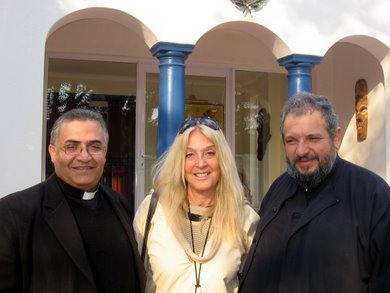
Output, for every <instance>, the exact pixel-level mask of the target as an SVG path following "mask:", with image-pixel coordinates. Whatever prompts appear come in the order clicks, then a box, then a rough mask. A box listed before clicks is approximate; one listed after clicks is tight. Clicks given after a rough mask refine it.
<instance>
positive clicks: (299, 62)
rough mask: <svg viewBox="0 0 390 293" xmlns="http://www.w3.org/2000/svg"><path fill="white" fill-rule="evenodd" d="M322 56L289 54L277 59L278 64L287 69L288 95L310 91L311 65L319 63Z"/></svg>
mask: <svg viewBox="0 0 390 293" xmlns="http://www.w3.org/2000/svg"><path fill="white" fill-rule="evenodd" d="M322 59H323V57H321V56H314V55H303V54H291V55H288V56H285V57H282V58H279V59H278V62H279V65H281V66H284V67H285V68H286V69H287V71H288V96H289V97H291V96H292V95H295V94H296V93H298V92H311V88H312V87H311V84H312V77H311V71H312V69H313V66H314V65H316V64H319V63H321V61H322Z"/></svg>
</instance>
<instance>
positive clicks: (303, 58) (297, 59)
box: [278, 54, 323, 67]
mask: <svg viewBox="0 0 390 293" xmlns="http://www.w3.org/2000/svg"><path fill="white" fill-rule="evenodd" d="M322 59H323V57H322V56H315V55H305V54H291V55H288V56H284V57H282V58H279V59H278V63H279V65H281V66H285V67H287V66H301V65H305V64H307V65H311V66H313V65H315V64H320V63H321V62H322Z"/></svg>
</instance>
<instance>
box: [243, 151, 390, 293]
mask: <svg viewBox="0 0 390 293" xmlns="http://www.w3.org/2000/svg"><path fill="white" fill-rule="evenodd" d="M329 176H330V177H329V178H328V179H327V180H326V183H324V184H326V186H324V187H323V188H321V192H320V193H319V194H318V195H317V196H316V198H314V199H313V201H312V202H311V203H310V205H309V206H308V207H307V208H306V210H305V211H304V214H303V215H302V217H301V218H300V219H299V221H298V222H297V223H296V225H295V226H292V228H291V230H288V234H287V235H286V237H285V239H286V243H283V245H280V246H279V245H278V246H279V247H282V249H280V250H279V251H278V252H276V251H275V249H274V247H272V246H273V244H272V243H268V244H266V245H265V246H264V245H263V244H264V243H265V242H263V241H265V239H263V238H262V237H263V235H264V234H265V233H264V231H265V230H266V229H267V226H268V225H269V224H270V223H271V222H272V221H274V220H275V219H276V217H278V214H279V211H280V209H281V207H282V205H283V204H284V203H285V202H286V200H287V199H289V198H291V197H292V196H294V194H295V192H296V188H297V187H296V184H295V183H294V181H293V180H292V179H291V177H290V176H289V175H288V174H287V173H285V174H283V175H281V176H280V177H279V178H278V179H277V180H276V181H275V182H274V183H273V184H272V186H271V187H270V189H269V191H268V193H267V195H266V197H265V199H264V201H263V203H262V206H261V209H260V212H259V214H260V217H261V219H260V222H259V225H258V227H257V232H256V235H255V237H254V240H253V244H252V247H251V249H250V251H249V255H248V257H247V261H246V263H245V266H244V269H243V272H242V278H241V281H240V287H239V292H241V293H248V292H264V293H269V292H283V293H294V292H296V293H309V292H313V293H325V292H329V293H339V292H340V293H341V292H348V293H349V292H354V293H359V292H362V293H363V292H390V188H389V186H388V184H387V183H386V182H385V181H384V180H382V179H381V178H380V177H379V176H377V175H375V174H374V173H372V172H370V171H368V170H366V169H364V168H361V167H359V166H356V165H353V164H351V163H349V162H347V161H344V160H342V159H340V158H338V159H337V162H336V165H335V168H334V170H332V172H331V174H330V175H329ZM287 225H288V223H286V226H287ZM273 233H278V231H273ZM280 233H283V232H282V231H280ZM262 245H263V246H262ZM260 246H262V247H263V249H262V251H260V249H259V247H260ZM263 253H266V254H267V255H268V256H269V254H272V253H279V254H280V255H275V256H272V257H276V258H278V259H280V260H281V265H280V268H281V269H280V270H279V271H278V270H273V269H272V268H268V270H267V269H264V268H263V269H262V271H261V272H260V271H259V268H260V267H261V265H259V264H260V263H261V262H262V261H263V260H264V259H262V256H261V255H263V257H266V258H268V257H267V256H264V254H263ZM268 259H269V258H268ZM271 271H273V272H274V273H273V274H271V273H270V272H271ZM260 284H264V286H263V287H262V286H261V285H260ZM268 285H269V287H267V286H268ZM264 287H267V288H264Z"/></svg>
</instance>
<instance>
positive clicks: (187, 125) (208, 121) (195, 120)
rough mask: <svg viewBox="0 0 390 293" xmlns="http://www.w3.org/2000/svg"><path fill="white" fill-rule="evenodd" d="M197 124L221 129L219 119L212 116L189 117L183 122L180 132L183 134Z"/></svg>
mask: <svg viewBox="0 0 390 293" xmlns="http://www.w3.org/2000/svg"><path fill="white" fill-rule="evenodd" d="M196 124H200V125H205V126H207V127H209V128H211V129H213V130H219V129H220V127H219V125H218V123H217V121H215V120H213V119H211V118H193V119H187V120H186V121H184V122H183V124H182V126H181V128H180V130H179V134H182V133H183V132H184V131H186V130H187V129H188V128H190V127H194V126H195V125H196Z"/></svg>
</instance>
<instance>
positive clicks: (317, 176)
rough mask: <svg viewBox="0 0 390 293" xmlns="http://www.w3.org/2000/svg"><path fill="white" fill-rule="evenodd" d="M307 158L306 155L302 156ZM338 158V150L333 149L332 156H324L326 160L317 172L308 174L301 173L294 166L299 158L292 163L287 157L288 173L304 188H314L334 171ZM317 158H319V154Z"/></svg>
mask: <svg viewBox="0 0 390 293" xmlns="http://www.w3.org/2000/svg"><path fill="white" fill-rule="evenodd" d="M302 158H305V157H302ZM336 158H337V152H336V151H335V150H334V149H333V150H332V152H331V154H330V156H327V157H325V158H324V161H323V162H322V163H321V162H320V164H319V165H318V168H317V170H316V172H314V173H312V174H308V175H304V174H301V173H299V171H298V170H297V169H296V168H295V167H294V162H295V161H296V160H298V159H299V158H295V160H294V162H293V163H291V162H290V161H289V160H288V159H287V158H286V161H287V173H288V174H289V175H290V176H291V177H292V178H293V179H294V180H295V182H296V183H297V184H298V185H300V186H302V187H303V188H314V187H317V186H318V185H319V184H320V183H321V182H322V181H324V179H325V178H326V176H328V174H329V173H330V171H332V168H333V165H334V163H335V161H336ZM316 159H317V160H319V158H318V156H316Z"/></svg>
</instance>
